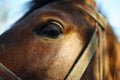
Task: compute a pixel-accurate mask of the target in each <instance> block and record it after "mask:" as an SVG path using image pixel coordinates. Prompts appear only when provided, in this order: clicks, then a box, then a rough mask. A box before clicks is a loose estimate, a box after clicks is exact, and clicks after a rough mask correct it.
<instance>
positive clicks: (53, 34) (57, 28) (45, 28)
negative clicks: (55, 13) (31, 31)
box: [35, 22, 63, 38]
mask: <svg viewBox="0 0 120 80" xmlns="http://www.w3.org/2000/svg"><path fill="white" fill-rule="evenodd" d="M35 33H36V34H37V35H41V36H45V37H48V38H58V37H60V36H61V35H63V29H62V27H61V25H60V24H59V23H57V22H48V23H47V24H44V25H42V26H40V27H39V28H36V29H35Z"/></svg>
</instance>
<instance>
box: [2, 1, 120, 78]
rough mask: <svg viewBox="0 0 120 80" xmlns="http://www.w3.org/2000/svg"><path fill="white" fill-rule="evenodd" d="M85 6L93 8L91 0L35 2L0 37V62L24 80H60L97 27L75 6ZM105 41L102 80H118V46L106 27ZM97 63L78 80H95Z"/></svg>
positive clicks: (94, 60)
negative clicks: (103, 79)
mask: <svg viewBox="0 0 120 80" xmlns="http://www.w3.org/2000/svg"><path fill="white" fill-rule="evenodd" d="M84 2H86V3H89V4H90V5H92V6H93V7H94V8H96V5H95V2H94V1H93V0H51V1H50V0H34V1H33V2H32V5H33V6H32V7H31V9H30V10H29V11H28V13H27V14H26V15H25V16H24V17H23V18H22V19H20V20H19V21H18V22H16V23H15V24H14V25H13V27H12V28H11V29H10V30H8V31H6V32H5V33H4V34H2V35H1V36H0V62H1V63H2V64H4V65H5V66H6V67H7V68H8V69H10V70H11V71H12V72H14V73H15V74H16V75H17V76H19V77H20V78H21V79H23V80H63V79H64V78H65V76H66V75H67V73H68V71H69V70H70V68H71V66H72V65H73V62H74V61H75V59H76V57H77V56H78V55H79V53H80V54H81V55H82V51H83V50H84V48H85V46H86V45H87V43H88V42H89V40H90V38H91V36H92V33H93V30H94V26H95V24H96V22H95V21H94V20H93V19H92V18H91V17H90V16H88V15H87V14H86V12H84V11H83V10H81V9H80V8H78V7H76V6H75V4H79V5H83V6H85V4H84ZM56 25H57V27H56ZM50 26H52V27H55V28H48V27H50ZM58 26H59V27H58ZM41 27H42V28H41ZM46 27H47V28H46ZM51 30H52V31H53V32H52V33H54V34H51V33H50V32H49V31H51ZM48 33H50V34H48ZM106 41H107V46H106V50H107V53H106V64H105V66H106V67H105V72H106V73H105V79H106V80H120V52H119V49H120V45H119V43H118V40H117V38H116V36H115V35H114V33H113V31H112V29H111V27H110V26H109V25H107V28H106ZM96 60H97V58H96V56H94V58H93V59H92V61H91V62H90V64H89V66H88V67H87V70H86V71H85V73H84V75H83V76H82V79H81V80H98V76H97V74H98V73H97V72H96ZM83 63H84V62H83Z"/></svg>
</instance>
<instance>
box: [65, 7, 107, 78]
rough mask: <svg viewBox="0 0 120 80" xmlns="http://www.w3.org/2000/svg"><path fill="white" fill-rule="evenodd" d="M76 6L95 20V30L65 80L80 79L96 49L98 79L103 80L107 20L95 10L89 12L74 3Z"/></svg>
mask: <svg viewBox="0 0 120 80" xmlns="http://www.w3.org/2000/svg"><path fill="white" fill-rule="evenodd" d="M76 6H77V7H78V8H80V9H82V10H83V11H85V12H86V13H87V14H88V15H89V16H90V17H91V18H92V19H94V20H95V21H96V26H95V30H94V33H93V36H92V38H91V40H90V42H89V43H88V45H87V48H86V50H85V51H84V53H83V55H82V56H81V57H79V58H78V59H79V60H78V62H76V64H74V65H73V67H72V69H71V70H70V72H69V73H68V74H67V76H66V78H65V80H80V79H81V77H82V75H83V74H84V72H85V70H86V69H87V66H88V65H89V63H90V62H91V59H92V58H93V56H94V54H95V51H96V49H97V47H98V48H99V49H98V51H99V52H98V53H99V60H98V61H99V65H98V66H99V80H104V77H105V76H104V75H105V53H106V52H105V50H106V49H105V47H106V45H105V44H106V41H105V40H106V39H105V35H106V34H105V30H106V24H107V21H106V20H105V19H104V17H103V16H102V15H101V14H99V13H98V12H97V11H93V13H91V12H89V11H88V10H87V9H86V8H84V7H82V6H81V5H76Z"/></svg>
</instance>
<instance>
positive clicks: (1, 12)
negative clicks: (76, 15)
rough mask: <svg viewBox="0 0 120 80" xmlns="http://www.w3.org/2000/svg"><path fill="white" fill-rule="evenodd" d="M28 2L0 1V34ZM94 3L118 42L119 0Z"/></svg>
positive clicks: (119, 33) (21, 14)
mask: <svg viewBox="0 0 120 80" xmlns="http://www.w3.org/2000/svg"><path fill="white" fill-rule="evenodd" d="M29 1H31V0H0V34H2V33H3V32H4V31H5V30H7V29H9V28H10V25H12V24H13V23H14V22H15V21H17V20H18V19H19V18H20V17H22V16H23V15H24V13H25V12H26V11H27V10H28V8H26V7H27V6H26V3H27V2H29ZM96 3H97V6H98V8H99V10H100V11H101V12H102V14H104V15H105V16H106V18H107V20H108V22H109V23H110V24H111V26H112V28H113V29H114V31H115V34H116V35H117V37H118V39H119V41H120V9H119V8H120V0H96Z"/></svg>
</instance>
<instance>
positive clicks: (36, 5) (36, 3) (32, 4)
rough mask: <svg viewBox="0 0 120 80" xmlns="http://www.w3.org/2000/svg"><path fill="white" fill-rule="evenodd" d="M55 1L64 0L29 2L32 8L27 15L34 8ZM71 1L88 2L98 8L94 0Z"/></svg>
mask: <svg viewBox="0 0 120 80" xmlns="http://www.w3.org/2000/svg"><path fill="white" fill-rule="evenodd" d="M55 1H62V0H32V1H31V2H30V3H29V4H28V5H29V6H30V9H29V11H28V12H27V13H26V15H28V14H29V13H31V12H33V11H34V10H36V9H38V8H40V7H42V6H44V5H46V4H49V3H52V2H55ZM69 1H71V2H75V3H80V2H86V3H88V4H90V5H91V6H92V7H94V8H97V7H96V3H95V1H94V0H74V1H73V0H69Z"/></svg>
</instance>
